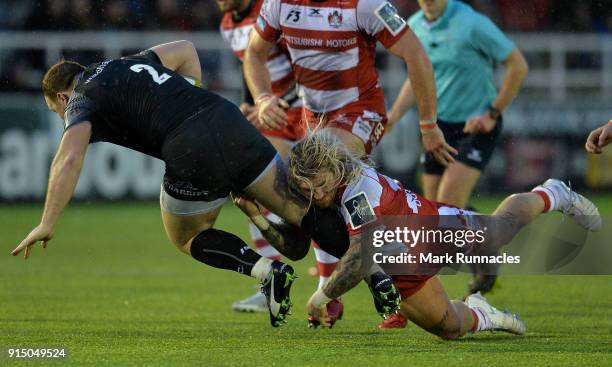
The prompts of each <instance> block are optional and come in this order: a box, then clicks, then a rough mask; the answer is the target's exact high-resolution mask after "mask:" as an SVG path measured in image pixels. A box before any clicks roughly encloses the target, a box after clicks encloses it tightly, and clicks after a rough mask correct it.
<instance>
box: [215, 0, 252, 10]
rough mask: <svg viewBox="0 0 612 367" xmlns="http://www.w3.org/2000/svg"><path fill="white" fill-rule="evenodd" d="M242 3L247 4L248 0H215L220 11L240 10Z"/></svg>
mask: <svg viewBox="0 0 612 367" xmlns="http://www.w3.org/2000/svg"><path fill="white" fill-rule="evenodd" d="M244 3H246V4H247V5H246V6H248V3H249V0H217V5H218V6H219V10H221V12H222V13H225V12H228V11H240V10H242V8H243V4H244Z"/></svg>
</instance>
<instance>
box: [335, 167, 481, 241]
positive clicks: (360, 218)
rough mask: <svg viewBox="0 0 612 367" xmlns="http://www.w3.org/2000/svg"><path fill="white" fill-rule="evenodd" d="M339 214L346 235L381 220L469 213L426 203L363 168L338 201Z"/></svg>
mask: <svg viewBox="0 0 612 367" xmlns="http://www.w3.org/2000/svg"><path fill="white" fill-rule="evenodd" d="M338 204H339V205H340V208H341V209H340V211H341V212H342V216H343V217H344V221H345V223H346V226H347V229H348V232H349V235H353V234H357V233H360V232H361V228H362V227H363V225H365V224H368V223H371V222H373V221H375V220H377V219H380V218H382V217H383V216H409V215H429V216H438V215H467V214H473V213H472V212H469V211H464V210H462V209H459V208H456V207H453V206H449V205H445V204H442V203H438V202H435V201H430V200H427V199H425V198H424V197H422V196H421V195H418V194H416V193H414V192H412V191H410V190H406V189H404V187H403V186H402V184H401V183H399V182H398V181H396V180H394V179H392V178H389V177H387V176H385V175H383V174H381V173H378V172H377V171H376V170H375V169H374V168H372V167H368V166H364V169H363V172H362V174H361V176H360V177H359V179H358V180H357V181H355V182H353V183H352V184H350V185H348V186H347V187H346V188H345V189H344V192H342V196H341V199H340V203H338Z"/></svg>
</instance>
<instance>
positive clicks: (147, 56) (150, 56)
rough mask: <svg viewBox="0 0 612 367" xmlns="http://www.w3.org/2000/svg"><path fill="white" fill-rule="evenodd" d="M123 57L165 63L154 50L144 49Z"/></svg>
mask: <svg viewBox="0 0 612 367" xmlns="http://www.w3.org/2000/svg"><path fill="white" fill-rule="evenodd" d="M123 59H127V60H142V61H146V62H151V63H156V64H160V65H163V64H162V61H161V59H160V58H159V56H158V55H157V54H156V53H155V51H153V50H144V51H141V52H139V53H137V54H134V55H129V56H125V57H123Z"/></svg>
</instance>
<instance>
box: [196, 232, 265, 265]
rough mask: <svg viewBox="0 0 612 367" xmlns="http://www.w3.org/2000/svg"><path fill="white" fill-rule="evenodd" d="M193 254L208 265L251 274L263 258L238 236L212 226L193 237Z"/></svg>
mask: <svg viewBox="0 0 612 367" xmlns="http://www.w3.org/2000/svg"><path fill="white" fill-rule="evenodd" d="M191 256H192V257H193V258H194V259H196V260H198V261H201V262H203V263H204V264H206V265H210V266H212V267H215V268H219V269H227V270H233V271H236V272H238V273H240V274H245V275H249V276H250V275H251V270H252V269H253V266H254V265H255V263H256V262H257V261H258V260H259V259H261V256H260V255H259V254H257V253H256V252H255V251H253V250H251V249H250V248H249V246H247V244H246V243H244V241H243V240H241V239H240V238H239V237H238V236H235V235H233V234H231V233H228V232H224V231H220V230H217V229H212V228H210V229H207V230H205V231H203V232H200V234H198V235H197V236H196V237H195V238H194V239H193V241H192V242H191Z"/></svg>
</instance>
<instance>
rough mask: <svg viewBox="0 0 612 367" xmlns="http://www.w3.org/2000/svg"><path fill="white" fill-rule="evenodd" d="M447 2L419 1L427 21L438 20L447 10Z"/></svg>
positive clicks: (436, 0) (434, 0) (437, 0)
mask: <svg viewBox="0 0 612 367" xmlns="http://www.w3.org/2000/svg"><path fill="white" fill-rule="evenodd" d="M446 3H447V0H419V6H420V7H421V9H422V10H423V12H424V13H425V16H426V17H427V19H436V18H438V17H439V16H440V15H442V13H443V12H444V9H446Z"/></svg>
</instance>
